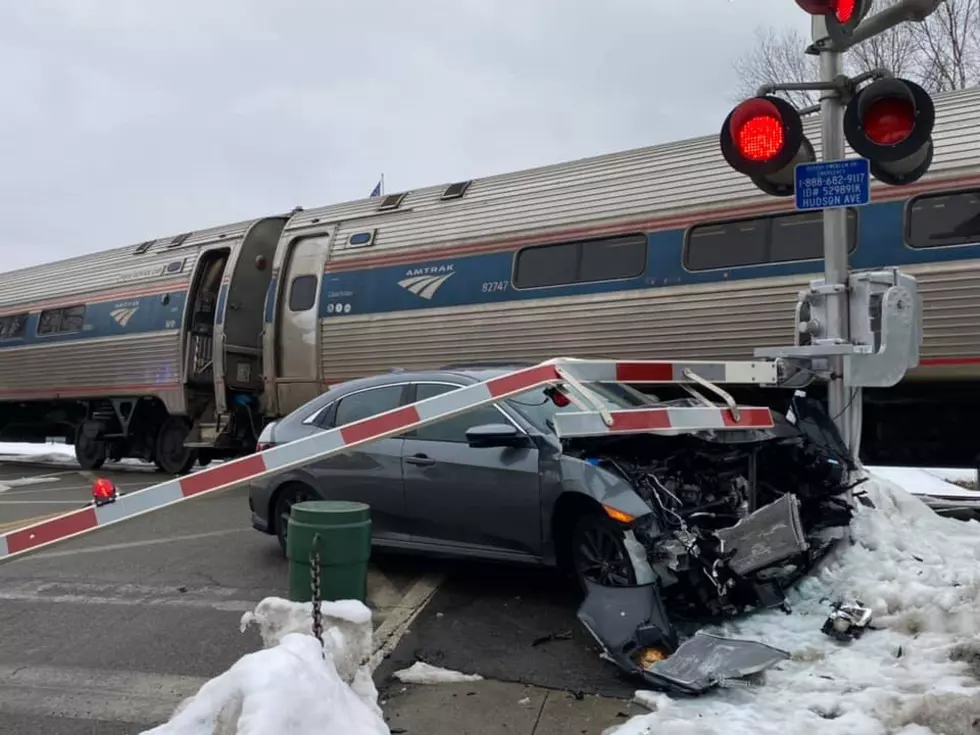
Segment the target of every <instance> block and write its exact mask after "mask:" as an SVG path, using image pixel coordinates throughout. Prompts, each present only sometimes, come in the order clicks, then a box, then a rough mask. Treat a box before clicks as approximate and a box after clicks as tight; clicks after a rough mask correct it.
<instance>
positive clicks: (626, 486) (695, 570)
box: [249, 366, 850, 692]
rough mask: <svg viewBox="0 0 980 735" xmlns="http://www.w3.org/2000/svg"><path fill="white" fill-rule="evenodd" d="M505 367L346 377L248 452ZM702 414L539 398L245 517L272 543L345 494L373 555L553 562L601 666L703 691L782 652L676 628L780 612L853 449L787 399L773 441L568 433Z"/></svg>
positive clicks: (355, 455)
mask: <svg viewBox="0 0 980 735" xmlns="http://www.w3.org/2000/svg"><path fill="white" fill-rule="evenodd" d="M508 368H510V369H512V366H507V367H498V368H488V367H447V368H445V369H442V370H433V371H425V372H411V373H409V372H397V371H396V372H392V373H388V374H386V375H378V376H374V377H370V378H364V379H360V380H355V381H350V382H348V383H343V384H340V385H337V386H334V387H333V388H331V389H330V390H329V391H327V392H326V393H324V394H322V395H320V396H318V397H317V398H315V399H313V400H312V401H310V402H309V403H307V404H306V405H305V406H303V407H301V408H299V409H297V410H296V411H294V412H293V413H292V414H290V415H289V416H287V417H285V418H284V419H283V420H281V421H279V422H274V423H273V424H270V425H268V426H267V427H266V428H265V430H264V431H263V432H262V436H261V437H260V439H259V443H260V446H261V447H263V448H266V447H269V446H274V445H277V444H283V443H289V442H292V441H296V440H298V439H302V438H304V437H306V436H309V435H311V434H313V433H316V432H319V431H324V430H329V429H332V428H334V427H337V426H342V425H344V424H348V423H351V422H353V421H357V420H360V419H364V418H367V417H369V416H372V415H377V414H380V413H383V412H386V411H391V410H394V409H397V408H399V407H400V406H405V405H409V404H412V403H415V402H416V401H421V400H425V399H427V398H431V397H433V396H436V395H439V394H442V393H447V392H451V391H454V390H456V389H458V388H463V387H465V386H468V385H474V384H476V383H480V382H482V381H486V380H489V379H491V378H494V377H498V376H501V375H504V374H505V373H507V372H509V371H510V370H509V369H508ZM716 392H718V391H716ZM722 393H723V392H722ZM705 403H706V400H705V399H704V398H703V397H702V396H700V395H698V397H697V398H696V399H688V398H684V399H681V400H678V401H669V402H661V401H658V400H657V399H656V398H654V397H651V396H649V395H647V394H644V393H641V392H639V391H637V390H635V389H633V388H632V387H630V386H628V385H624V384H611V383H589V384H588V386H587V387H586V386H581V385H580V386H575V385H573V384H569V383H565V384H562V386H560V387H557V386H553V387H549V388H537V389H534V390H530V391H527V392H525V393H521V394H517V395H514V396H512V397H510V398H506V399H502V400H500V401H498V402H497V403H495V404H492V405H487V406H484V407H481V408H476V409H472V410H469V411H467V412H465V413H462V414H459V415H457V416H454V417H452V418H449V419H445V420H443V421H440V422H438V423H433V424H431V425H429V426H423V427H419V428H417V429H414V430H412V431H409V432H406V433H405V434H403V435H401V436H395V437H390V438H387V439H381V440H378V441H375V442H372V443H370V444H367V445H364V446H363V447H360V448H358V449H357V450H356V451H353V452H350V453H347V454H341V455H336V456H333V457H329V458H327V459H325V460H322V461H319V462H314V463H312V464H310V465H308V466H304V467H300V468H297V469H294V470H290V471H288V472H285V473H282V474H279V475H275V476H272V477H269V478H265V479H263V480H262V481H261V482H257V483H254V484H253V485H252V486H251V488H250V490H251V492H250V495H249V504H250V506H251V510H252V523H253V525H254V526H255V528H256V529H258V530H260V531H262V532H265V533H268V534H272V535H276V536H278V538H279V542H280V544H281V545H282V546H283V547H285V537H286V534H287V532H288V523H287V519H288V517H289V512H290V508H291V506H292V505H293V504H294V503H296V502H299V501H302V500H307V499H317V498H322V499H337V500H358V501H362V502H366V503H368V504H369V505H370V506H371V513H372V533H373V544H374V546H375V547H377V548H385V549H391V550H404V551H413V552H423V553H434V554H439V555H448V556H456V557H470V558H482V559H492V560H498V561H510V562H525V563H533V564H546V565H557V566H560V567H563V568H565V569H567V570H568V571H570V572H572V573H574V575H575V576H576V577H577V579H578V581H579V583H580V584H581V586H582V587H583V589H584V590H585V592H586V599H585V602H584V604H583V606H582V608H581V610H580V611H579V617H580V619H581V620H582V621H583V623H584V624H585V625H586V626H587V627H588V629H589V630H590V631H592V633H593V635H594V636H595V637H596V638H597V639H598V640H599V641H600V643H601V644H602V645H603V646H604V648H605V649H606V651H607V655H608V656H609V657H610V658H612V659H613V660H614V661H616V662H617V663H618V664H619V665H620V666H621V667H622V668H624V669H626V670H628V671H632V672H634V673H636V674H637V675H639V676H643V677H644V678H646V679H647V681H648V684H649V685H650V686H658V685H659V686H663V687H666V688H673V689H674V690H681V691H694V692H696V691H702V690H704V688H706V687H709V686H714V685H716V684H717V683H718V682H720V681H722V680H724V679H726V678H741V677H744V676H746V675H749V674H752V673H754V672H755V671H758V670H761V668H765V666H768V665H770V664H771V663H772V662H774V661H775V660H778V659H779V658H780V656H781V654H780V653H779V652H775V651H773V649H769V648H767V647H765V646H761V645H760V644H738V645H736V644H735V643H734V642H731V641H724V640H722V639H715V638H713V637H710V636H704V635H698V636H694V637H693V638H690V639H689V640H687V641H686V642H685V643H684V644H683V645H680V644H679V642H680V641H681V640H682V639H683V637H684V635H685V634H686V633H687V632H690V630H691V629H689V626H694V627H696V626H700V625H703V624H704V623H707V622H711V621H712V620H716V619H723V618H726V617H730V616H733V615H737V614H739V613H742V612H744V611H746V610H749V609H753V608H758V607H766V606H774V605H779V604H781V603H782V599H783V598H782V592H783V590H784V589H786V587H787V586H788V585H790V584H792V583H793V582H794V581H796V580H797V579H799V577H800V576H802V575H803V574H805V573H806V571H807V569H809V568H810V567H811V566H812V565H813V563H814V562H815V561H816V560H818V559H819V558H820V556H821V555H823V554H824V553H825V552H826V550H827V549H828V548H829V545H830V543H831V542H832V540H833V536H834V531H835V530H838V531H839V529H840V528H842V527H844V526H846V525H847V524H848V523H849V520H850V508H849V506H848V504H847V502H846V500H845V499H844V497H843V496H844V495H845V492H846V482H847V477H848V470H849V469H850V465H849V464H848V460H847V452H846V451H845V450H844V447H843V446H842V444H841V441H840V438H839V436H838V435H837V434H836V431H835V430H834V428H833V426H832V424H831V423H830V422H829V420H827V417H826V415H825V414H824V413H823V411H822V409H821V407H820V405H819V404H818V403H816V402H814V401H810V400H807V399H804V398H802V397H800V396H796V397H794V398H793V399H792V405H791V407H789V406H787V409H788V410H787V411H786V413H785V415H782V416H781V415H779V414H778V413H776V412H773V418H774V421H775V425H774V426H773V427H772V428H767V429H745V428H739V429H737V430H731V431H727V430H725V431H713V432H707V431H691V430H690V428H689V429H688V430H677V431H676V432H674V434H673V435H670V433H669V432H666V433H665V432H663V431H658V432H657V434H656V435H655V434H651V433H642V432H639V433H638V432H631V433H625V434H609V433H608V432H604V430H605V429H606V428H607V427H606V426H605V425H601V426H599V431H597V432H592V431H591V430H588V429H586V430H583V429H582V427H581V425H580V426H579V429H578V430H577V431H563V430H561V425H562V424H568V423H569V422H572V423H575V422H576V421H578V419H580V418H582V417H583V416H586V415H587V414H588V411H589V410H590V408H591V409H595V408H601V409H602V410H605V411H613V412H616V411H619V412H627V413H628V412H630V411H633V410H636V409H649V408H656V409H660V408H663V407H679V408H697V407H699V406H702V407H703V406H704V405H705ZM708 405H711V408H710V409H709V410H710V411H712V412H715V413H716V415H717V412H716V407H715V406H713V405H712V404H708ZM731 405H734V404H731ZM583 408H584V413H583ZM702 410H703V409H702ZM726 410H728V409H726ZM736 410H737V409H736ZM594 415H595V411H594V410H593V416H594ZM577 417H578V418H577ZM579 423H580V424H581V422H579ZM600 423H601V422H600ZM771 423H772V422H771V421H769V417H768V415H767V417H766V423H765V425H766V426H769V425H771ZM692 646H693V648H692ZM719 646H720V648H719ZM692 651H694V653H696V654H697V655H694V654H692ZM699 651H700V652H699ZM722 653H724V655H722ZM774 657H775V658H774ZM685 661H687V662H688V668H687V669H684V670H683V671H681V670H680V669H682V668H683V665H684V662H685ZM704 662H709V664H705V663H704ZM695 664H696V665H695ZM692 666H693V668H691V667H692ZM706 667H707V668H706Z"/></svg>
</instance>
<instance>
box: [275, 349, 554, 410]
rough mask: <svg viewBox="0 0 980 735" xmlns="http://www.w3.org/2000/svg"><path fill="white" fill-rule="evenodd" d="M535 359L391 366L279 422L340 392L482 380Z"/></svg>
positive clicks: (333, 387)
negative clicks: (420, 367)
mask: <svg viewBox="0 0 980 735" xmlns="http://www.w3.org/2000/svg"><path fill="white" fill-rule="evenodd" d="M534 364H535V363H473V364H472V367H471V366H470V365H469V364H458V365H447V366H445V367H444V368H440V369H435V370H413V371H407V370H399V369H397V368H396V369H394V370H390V371H388V372H387V373H380V374H377V375H370V376H368V377H364V378H354V379H353V380H346V381H343V382H340V383H334V384H333V385H331V386H330V387H329V388H328V389H327V390H326V391H325V392H323V393H321V394H320V395H318V396H317V397H316V398H313V399H311V400H309V401H307V402H306V403H304V404H303V405H302V406H300V407H299V408H297V409H295V410H293V411H291V412H290V413H289V415H288V416H284V417H283V418H282V419H281V421H280V422H279V423H288V424H291V423H293V422H294V421H302V420H303V418H305V416H307V415H308V414H309V412H310V411H311V410H314V409H316V408H320V407H322V406H324V405H326V404H328V403H332V402H333V401H334V400H336V399H337V398H339V397H340V394H346V393H350V392H352V391H356V390H361V389H364V388H374V387H380V386H383V385H391V384H393V383H415V382H422V381H427V380H447V381H454V382H463V383H470V384H472V383H481V382H483V381H485V380H490V379H491V378H494V377H497V376H498V375H504V374H506V373H509V372H513V371H514V370H520V369H521V368H524V367H528V366H531V365H534Z"/></svg>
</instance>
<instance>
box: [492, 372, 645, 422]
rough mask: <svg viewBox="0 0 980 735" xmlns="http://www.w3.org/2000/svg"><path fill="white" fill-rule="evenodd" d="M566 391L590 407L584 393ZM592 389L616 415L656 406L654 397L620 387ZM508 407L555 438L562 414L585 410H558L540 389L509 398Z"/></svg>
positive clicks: (592, 385)
mask: <svg viewBox="0 0 980 735" xmlns="http://www.w3.org/2000/svg"><path fill="white" fill-rule="evenodd" d="M563 388H564V391H565V393H567V394H569V395H572V396H574V397H575V398H576V400H578V401H579V402H581V403H582V404H584V405H586V406H588V405H589V404H590V402H589V401H588V400H586V398H585V397H584V396H583V395H582V394H581V393H579V392H578V391H576V390H574V389H573V388H572V387H571V386H569V385H567V384H566V385H564V386H563ZM588 388H589V392H590V393H593V394H594V395H596V396H598V397H599V398H600V399H601V400H602V402H603V404H605V406H606V408H609V409H612V410H614V411H619V410H622V409H624V408H640V407H641V406H649V405H650V404H652V403H655V402H656V399H655V398H654V397H653V396H647V395H644V394H643V393H640V392H639V391H637V390H635V389H633V388H629V387H627V386H625V385H621V384H619V383H590V384H589V385H588ZM507 403H508V404H510V405H511V406H513V407H514V408H515V409H517V410H518V411H520V413H521V414H522V415H523V416H524V418H526V419H527V420H528V421H530V422H531V423H532V424H534V426H535V427H536V428H538V429H539V430H541V431H547V432H550V433H552V434H553V433H554V432H555V423H554V421H553V420H552V419H553V418H554V416H555V414H556V413H558V412H559V411H581V410H582V409H581V408H579V407H578V406H576V405H575V404H574V403H570V404H569V405H567V406H556V405H555V403H554V402H553V401H552V400H551V399H550V398H549V397H548V395H547V394H546V393H545V389H544V388H536V389H534V390H529V391H527V392H526V393H520V394H518V395H516V396H514V397H513V398H509V399H508V400H507Z"/></svg>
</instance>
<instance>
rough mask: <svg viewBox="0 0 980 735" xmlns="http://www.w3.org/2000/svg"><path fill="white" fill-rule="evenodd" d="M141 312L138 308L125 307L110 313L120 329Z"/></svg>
mask: <svg viewBox="0 0 980 735" xmlns="http://www.w3.org/2000/svg"><path fill="white" fill-rule="evenodd" d="M137 311H139V307H138V306H124V307H122V308H119V309H113V310H112V311H110V312H109V316H111V317H112V319H113V321H115V322H116V324H118V325H119V326H120V327H125V326H126V325H127V324H129V320H130V319H132V318H133V315H134V314H136V312H137Z"/></svg>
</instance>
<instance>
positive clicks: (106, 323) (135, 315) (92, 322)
mask: <svg viewBox="0 0 980 735" xmlns="http://www.w3.org/2000/svg"><path fill="white" fill-rule="evenodd" d="M186 296H187V292H186V291H172V292H170V293H168V294H153V295H152V296H138V297H135V298H131V299H120V300H118V301H103V302H100V303H94V304H88V305H87V306H86V308H85V322H84V324H83V326H82V329H81V331H79V332H73V333H70V334H50V335H41V336H38V334H37V323H38V319H39V317H40V314H39V313H38V312H34V313H32V314H31V315H30V317H29V318H28V320H27V332H26V335H25V336H24V338H23V339H12V340H3V341H0V350H2V349H6V348H11V347H19V346H23V345H41V344H49V343H51V342H75V341H78V340H85V339H97V338H99V337H114V336H120V335H127V334H144V333H149V332H158V331H161V330H166V329H177V328H179V327H180V323H181V319H182V318H183V313H184V301H185V299H186ZM165 297H166V300H167V303H164V298H165Z"/></svg>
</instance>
